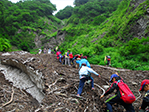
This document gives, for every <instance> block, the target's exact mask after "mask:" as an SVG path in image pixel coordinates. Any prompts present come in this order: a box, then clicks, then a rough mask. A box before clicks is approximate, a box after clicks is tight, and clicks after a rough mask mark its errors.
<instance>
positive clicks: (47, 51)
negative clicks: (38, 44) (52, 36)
mask: <svg viewBox="0 0 149 112" xmlns="http://www.w3.org/2000/svg"><path fill="white" fill-rule="evenodd" d="M42 52H43V53H44V54H46V53H48V54H51V48H49V49H48V50H47V49H46V48H44V49H43V50H42V49H39V51H38V54H41V53H42Z"/></svg>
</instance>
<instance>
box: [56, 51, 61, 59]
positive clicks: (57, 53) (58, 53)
mask: <svg viewBox="0 0 149 112" xmlns="http://www.w3.org/2000/svg"><path fill="white" fill-rule="evenodd" d="M60 54H61V52H60V51H58V52H56V56H57V59H59V55H60Z"/></svg>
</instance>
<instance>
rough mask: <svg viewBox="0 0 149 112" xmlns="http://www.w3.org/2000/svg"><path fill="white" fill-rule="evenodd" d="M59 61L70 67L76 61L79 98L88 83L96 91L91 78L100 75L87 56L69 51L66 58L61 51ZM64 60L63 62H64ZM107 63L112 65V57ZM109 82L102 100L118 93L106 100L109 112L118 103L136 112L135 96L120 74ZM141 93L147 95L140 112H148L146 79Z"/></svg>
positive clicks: (148, 87) (147, 83)
mask: <svg viewBox="0 0 149 112" xmlns="http://www.w3.org/2000/svg"><path fill="white" fill-rule="evenodd" d="M56 56H57V59H58V60H59V62H60V63H62V64H65V65H69V66H71V64H74V60H75V62H76V64H78V65H79V79H80V82H79V87H78V92H77V97H80V95H81V93H82V90H83V87H84V84H85V82H86V81H88V82H89V83H91V90H94V89H95V88H94V79H93V78H92V77H91V73H93V74H95V75H97V76H98V77H99V78H100V74H98V73H97V72H96V71H94V70H93V69H92V68H91V66H90V63H89V62H88V60H87V57H86V56H83V54H81V55H79V54H77V55H74V56H73V55H72V52H70V50H68V51H67V52H66V53H65V55H64V56H62V54H61V51H60V50H59V51H57V52H56ZM62 59H63V62H62ZM104 61H107V65H110V64H111V58H110V56H105V60H104ZM109 82H111V83H112V84H111V86H110V87H109V89H108V90H107V91H106V92H105V94H104V95H101V96H100V99H101V98H103V97H104V96H107V95H108V94H110V93H112V92H113V91H114V90H116V93H115V95H114V96H112V97H110V98H109V99H108V100H106V106H107V112H113V110H112V105H113V104H115V103H117V104H120V105H122V106H124V108H125V109H126V111H127V112H135V110H134V107H133V105H132V103H133V102H134V101H135V100H136V98H135V96H134V95H133V93H132V92H131V90H130V89H129V87H128V85H127V84H126V83H125V82H124V80H123V79H122V78H121V77H120V76H119V74H118V73H117V72H116V73H114V74H112V75H111V77H110V80H109ZM139 91H145V92H146V94H145V96H144V97H143V102H142V105H141V106H140V112H146V111H145V108H146V107H147V106H149V80H148V79H145V80H143V81H142V82H141V87H140V89H139Z"/></svg>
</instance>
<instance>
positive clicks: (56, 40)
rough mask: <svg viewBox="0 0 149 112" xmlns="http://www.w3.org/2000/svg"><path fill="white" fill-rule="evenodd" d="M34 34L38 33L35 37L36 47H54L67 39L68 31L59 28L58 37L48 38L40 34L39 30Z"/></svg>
mask: <svg viewBox="0 0 149 112" xmlns="http://www.w3.org/2000/svg"><path fill="white" fill-rule="evenodd" d="M34 34H35V35H36V36H35V39H34V42H35V48H41V47H42V46H44V47H45V48H51V49H54V47H56V46H57V45H59V44H61V43H62V42H63V41H64V40H65V35H66V32H63V31H61V30H58V33H57V35H56V37H51V38H50V39H46V38H45V37H46V36H45V35H40V33H38V32H34ZM42 39H43V41H42Z"/></svg>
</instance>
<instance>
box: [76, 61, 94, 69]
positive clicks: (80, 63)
mask: <svg viewBox="0 0 149 112" xmlns="http://www.w3.org/2000/svg"><path fill="white" fill-rule="evenodd" d="M76 63H78V64H79V67H81V65H82V63H86V66H87V67H89V68H91V66H90V63H89V62H88V61H87V60H86V59H81V60H76Z"/></svg>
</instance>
